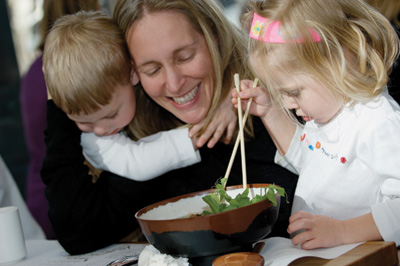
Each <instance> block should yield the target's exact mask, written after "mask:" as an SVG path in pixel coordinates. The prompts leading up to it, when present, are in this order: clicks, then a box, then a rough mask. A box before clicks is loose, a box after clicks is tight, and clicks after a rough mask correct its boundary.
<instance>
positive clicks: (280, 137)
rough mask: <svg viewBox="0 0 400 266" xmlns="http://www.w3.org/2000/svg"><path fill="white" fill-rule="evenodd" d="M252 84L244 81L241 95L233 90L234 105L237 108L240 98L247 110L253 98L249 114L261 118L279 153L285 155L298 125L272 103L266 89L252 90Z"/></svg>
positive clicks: (249, 81)
mask: <svg viewBox="0 0 400 266" xmlns="http://www.w3.org/2000/svg"><path fill="white" fill-rule="evenodd" d="M252 84H253V81H251V80H242V81H241V89H242V91H241V92H240V94H238V93H237V92H236V90H232V103H233V104H234V105H235V107H236V108H237V103H238V97H239V96H240V98H241V100H242V108H243V110H245V109H246V106H247V102H248V101H249V100H250V99H251V98H253V100H252V104H251V107H250V110H249V113H250V114H251V115H255V116H259V117H260V118H261V120H262V122H263V124H264V126H265V128H266V129H267V131H268V133H269V135H270V136H271V138H272V140H273V142H274V144H275V146H276V147H277V149H278V151H279V153H280V154H282V155H285V154H286V152H287V151H288V149H289V146H290V143H291V141H292V138H293V136H294V133H295V132H296V125H295V124H294V123H293V122H292V121H291V120H290V119H289V118H288V117H287V116H286V115H285V113H284V112H283V110H282V109H281V108H280V107H279V106H278V104H277V103H274V102H273V101H272V99H271V97H270V95H269V94H268V92H267V90H266V89H265V88H263V87H260V86H258V87H255V88H252Z"/></svg>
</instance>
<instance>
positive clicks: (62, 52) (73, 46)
mask: <svg viewBox="0 0 400 266" xmlns="http://www.w3.org/2000/svg"><path fill="white" fill-rule="evenodd" d="M131 68H132V66H131V60H130V57H129V52H128V49H127V47H126V43H125V39H124V36H123V34H122V33H121V31H120V29H119V28H118V26H117V25H116V24H115V22H114V21H113V19H112V18H110V17H108V16H107V15H105V14H103V13H101V12H98V11H97V12H95V11H89V12H85V11H80V12H78V13H76V14H73V15H66V16H63V17H61V18H60V19H58V20H57V21H56V22H55V23H54V26H53V27H52V29H51V31H50V33H49V34H48V36H47V39H46V43H45V46H44V53H43V69H44V75H45V80H46V86H47V89H48V91H49V93H50V95H51V96H52V98H53V100H54V103H55V104H56V105H57V106H59V107H60V108H61V109H62V110H63V111H64V112H65V113H67V114H90V113H93V112H95V111H98V110H99V109H100V107H101V106H104V105H107V104H108V103H109V102H110V101H111V99H112V94H113V93H114V91H115V89H116V87H118V86H125V85H127V84H130V73H131Z"/></svg>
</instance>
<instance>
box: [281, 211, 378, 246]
mask: <svg viewBox="0 0 400 266" xmlns="http://www.w3.org/2000/svg"><path fill="white" fill-rule="evenodd" d="M289 223H290V224H289V227H288V233H289V234H293V233H295V232H297V231H298V230H305V231H304V232H301V233H299V234H297V235H296V236H295V237H293V238H292V243H293V245H298V244H301V248H302V249H315V248H328V247H334V246H338V245H343V244H350V243H357V242H363V241H369V240H382V236H381V234H380V233H379V230H378V227H377V226H376V224H375V221H374V219H373V216H372V214H371V213H368V214H365V215H362V216H359V217H356V218H352V219H348V220H337V219H333V218H331V217H328V216H324V215H312V214H310V213H308V212H304V211H298V212H296V213H294V214H293V215H292V216H291V217H290V218H289Z"/></svg>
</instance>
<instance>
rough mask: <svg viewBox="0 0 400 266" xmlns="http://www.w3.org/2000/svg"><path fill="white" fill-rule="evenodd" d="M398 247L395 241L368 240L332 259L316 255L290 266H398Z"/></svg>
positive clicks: (296, 261) (294, 262) (298, 260)
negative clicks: (316, 256)
mask: <svg viewBox="0 0 400 266" xmlns="http://www.w3.org/2000/svg"><path fill="white" fill-rule="evenodd" d="M398 263H399V262H398V257H397V249H396V246H395V244H394V242H385V241H368V242H366V243H364V244H362V245H359V246H357V247H356V248H354V249H352V250H350V251H349V252H347V253H345V254H343V255H342V256H339V257H337V258H335V259H332V260H325V259H320V258H314V257H305V258H300V259H297V260H295V261H293V262H292V263H290V264H289V265H290V266H296V265H298V266H300V265H303V266H305V265H307V266H321V265H323V266H345V265H351V266H397V265H398Z"/></svg>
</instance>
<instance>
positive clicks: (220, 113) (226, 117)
mask: <svg viewBox="0 0 400 266" xmlns="http://www.w3.org/2000/svg"><path fill="white" fill-rule="evenodd" d="M237 122H238V121H237V112H236V111H235V109H234V108H233V106H232V104H231V99H230V97H229V95H228V96H227V97H226V98H225V99H224V101H223V102H222V103H221V105H220V106H219V107H218V109H217V112H216V113H215V115H214V117H213V118H212V120H211V122H210V124H209V125H208V127H207V128H206V130H205V131H204V132H203V134H202V135H201V136H200V137H199V139H198V140H197V143H196V145H197V147H199V148H201V147H203V145H204V144H205V143H206V142H207V141H208V143H207V147H208V148H213V147H214V146H215V144H216V143H217V142H218V141H219V140H220V138H221V137H222V135H223V134H224V133H225V131H226V135H225V136H224V138H223V139H222V141H223V142H224V143H225V144H228V143H229V142H230V141H231V140H232V136H233V133H234V131H235V128H236V124H237ZM204 123H205V121H204V120H203V121H201V122H200V123H197V124H196V125H194V126H193V127H192V128H191V129H190V131H189V136H190V137H193V136H196V135H197V133H198V132H199V131H200V130H201V128H202V127H203V125H204Z"/></svg>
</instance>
